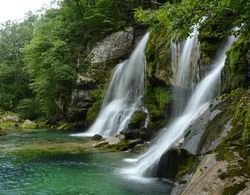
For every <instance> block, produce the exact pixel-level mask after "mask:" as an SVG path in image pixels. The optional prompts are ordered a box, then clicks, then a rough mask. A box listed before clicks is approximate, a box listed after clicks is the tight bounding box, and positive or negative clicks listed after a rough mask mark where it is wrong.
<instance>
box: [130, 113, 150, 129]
mask: <svg viewBox="0 0 250 195" xmlns="http://www.w3.org/2000/svg"><path fill="white" fill-rule="evenodd" d="M146 117H147V115H146V113H144V112H136V113H134V115H133V116H132V118H131V120H130V122H129V128H132V129H139V128H142V127H143V126H144V124H145V120H146Z"/></svg>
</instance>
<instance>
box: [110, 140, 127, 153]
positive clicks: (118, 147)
mask: <svg viewBox="0 0 250 195" xmlns="http://www.w3.org/2000/svg"><path fill="white" fill-rule="evenodd" d="M108 148H109V149H112V150H118V151H121V150H122V151H125V150H127V149H128V148H129V143H128V141H126V140H122V141H120V142H119V143H118V144H115V145H108Z"/></svg>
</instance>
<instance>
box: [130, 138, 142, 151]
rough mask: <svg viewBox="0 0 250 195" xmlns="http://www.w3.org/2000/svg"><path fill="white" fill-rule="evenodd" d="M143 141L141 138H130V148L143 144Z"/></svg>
mask: <svg viewBox="0 0 250 195" xmlns="http://www.w3.org/2000/svg"><path fill="white" fill-rule="evenodd" d="M142 143H143V142H142V140H141V139H135V140H130V141H129V142H128V148H130V149H132V148H134V147H135V146H136V145H138V144H142Z"/></svg>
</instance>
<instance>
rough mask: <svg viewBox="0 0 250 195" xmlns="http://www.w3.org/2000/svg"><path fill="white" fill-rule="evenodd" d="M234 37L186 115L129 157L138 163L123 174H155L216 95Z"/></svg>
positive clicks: (216, 62)
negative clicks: (143, 149) (163, 157)
mask: <svg viewBox="0 0 250 195" xmlns="http://www.w3.org/2000/svg"><path fill="white" fill-rule="evenodd" d="M235 40H236V38H234V37H233V36H232V37H229V38H228V40H227V41H226V43H225V44H224V45H223V47H222V48H221V49H220V50H219V51H218V52H217V56H216V58H215V60H214V63H213V64H212V65H211V66H212V67H213V68H212V70H211V71H210V72H209V73H208V74H207V76H205V78H204V79H203V80H202V81H201V82H200V83H199V84H198V85H197V86H196V88H195V90H194V92H193V94H192V96H191V98H190V99H189V101H188V103H187V106H186V108H185V110H184V112H183V114H181V115H180V116H179V117H177V118H176V119H175V120H174V121H173V122H172V123H171V124H170V125H169V126H167V127H165V128H163V129H162V131H161V133H160V134H159V135H158V136H157V137H156V139H155V140H154V141H153V143H152V145H151V146H150V147H149V148H148V150H147V151H146V152H145V153H144V154H142V155H141V156H139V157H138V158H137V159H128V160H127V161H128V162H133V163H135V164H134V165H133V166H132V167H129V168H125V169H123V170H122V173H124V174H126V175H129V176H130V177H142V176H147V177H152V176H155V171H156V169H157V166H158V163H159V161H160V158H161V156H162V155H163V154H164V153H165V152H166V151H167V150H168V149H170V147H171V146H173V145H174V144H178V141H179V140H181V138H182V137H183V134H184V132H185V130H186V129H187V128H188V127H189V125H190V124H192V122H193V121H195V119H197V118H198V117H199V116H200V115H201V114H202V113H203V112H204V111H205V110H206V109H207V108H208V107H209V101H210V100H212V99H213V98H214V97H215V95H216V94H215V92H216V87H217V86H218V85H217V84H218V82H219V80H220V74H221V71H222V69H223V67H224V63H225V59H226V52H227V51H228V49H229V48H230V46H231V45H232V44H233V42H234V41H235Z"/></svg>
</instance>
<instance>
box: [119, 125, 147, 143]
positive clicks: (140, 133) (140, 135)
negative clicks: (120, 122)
mask: <svg viewBox="0 0 250 195" xmlns="http://www.w3.org/2000/svg"><path fill="white" fill-rule="evenodd" d="M121 134H122V135H124V137H125V139H126V140H134V139H142V140H144V141H147V140H149V139H150V137H151V133H150V132H149V131H148V129H146V128H141V129H127V130H124V131H122V132H121Z"/></svg>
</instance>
